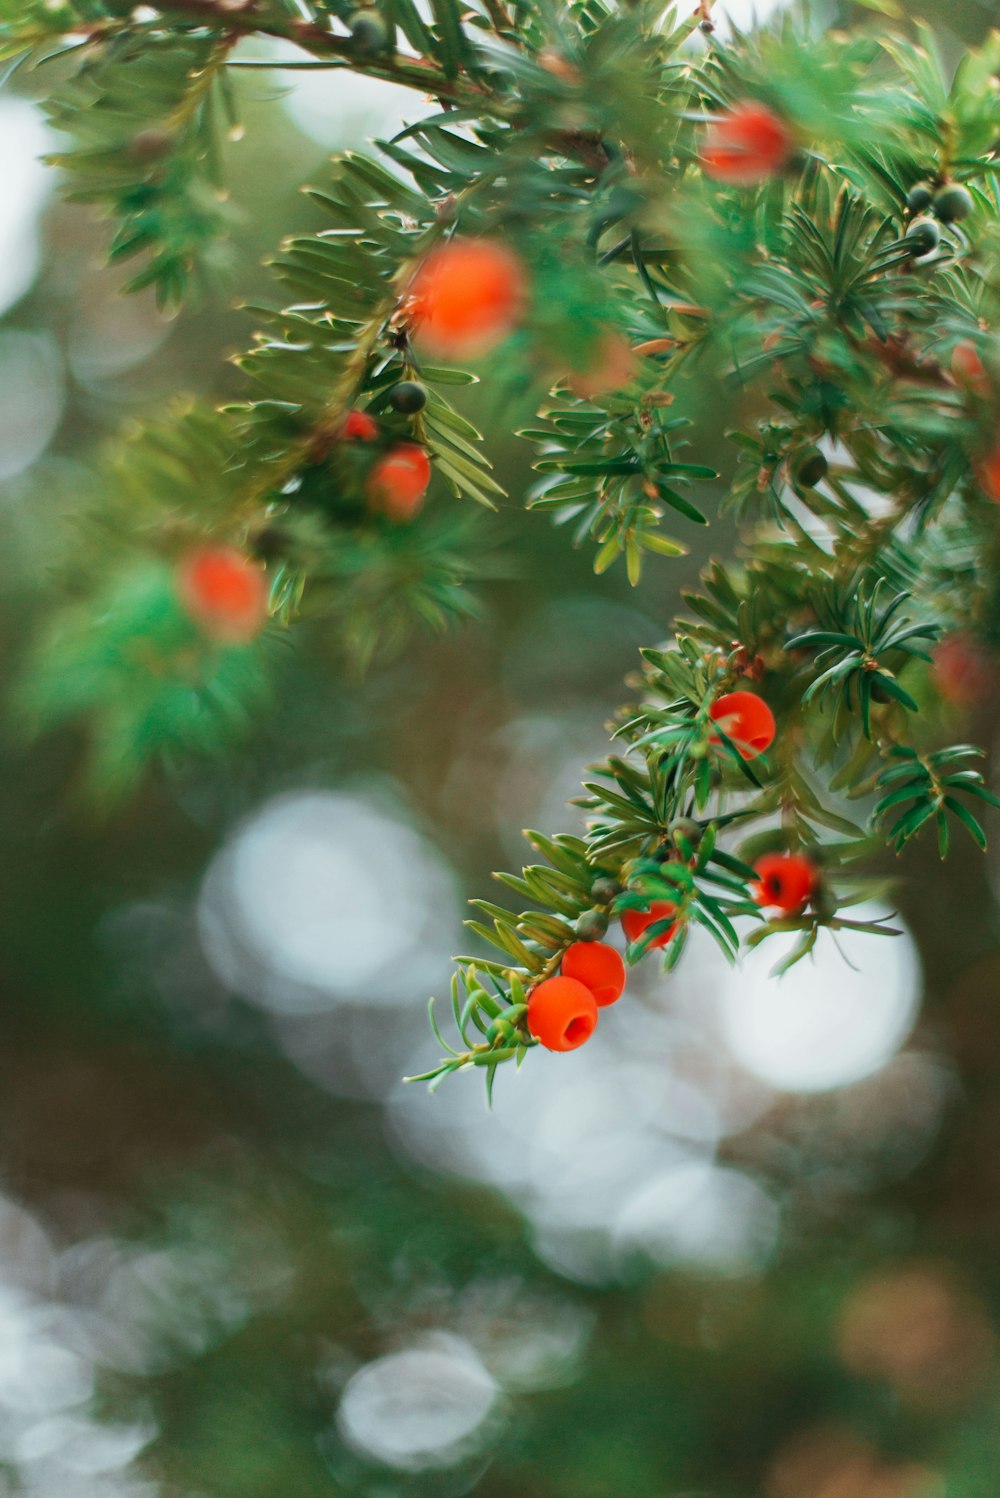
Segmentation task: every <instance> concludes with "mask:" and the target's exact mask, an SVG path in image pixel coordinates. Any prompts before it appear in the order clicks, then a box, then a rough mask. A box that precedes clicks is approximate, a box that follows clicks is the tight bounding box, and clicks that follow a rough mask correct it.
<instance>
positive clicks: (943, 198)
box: [934, 182, 975, 224]
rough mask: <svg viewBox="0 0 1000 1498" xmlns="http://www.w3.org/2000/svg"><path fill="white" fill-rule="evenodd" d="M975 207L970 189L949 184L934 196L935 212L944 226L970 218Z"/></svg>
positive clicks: (952, 183)
mask: <svg viewBox="0 0 1000 1498" xmlns="http://www.w3.org/2000/svg"><path fill="white" fill-rule="evenodd" d="M974 206H975V205H974V204H973V201H972V194H971V192H969V190H968V188H965V187H960V186H959V184H958V183H957V182H948V183H946V184H945V186H944V187H942V188H940V189H939V190H938V191H937V192H936V193H935V194H934V212H935V213H936V214H937V216H938V218H939V219H940V220H941V222H942V223H943V224H954V223H957V222H958V220H959V219H962V218H968V216H969V214H970V213H971V212H972V209H973V207H974Z"/></svg>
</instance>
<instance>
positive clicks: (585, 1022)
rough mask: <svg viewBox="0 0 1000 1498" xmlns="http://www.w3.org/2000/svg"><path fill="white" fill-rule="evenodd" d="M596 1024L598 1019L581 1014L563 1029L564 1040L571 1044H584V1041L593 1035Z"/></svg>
mask: <svg viewBox="0 0 1000 1498" xmlns="http://www.w3.org/2000/svg"><path fill="white" fill-rule="evenodd" d="M596 1024H597V1022H596V1020H592V1019H591V1018H590V1016H589V1015H585V1014H579V1015H577V1017H576V1019H571V1020H570V1022H569V1024H568V1025H567V1026H566V1028H565V1030H564V1031H563V1040H565V1041H567V1042H568V1043H569V1044H570V1045H571V1046H578V1045H583V1042H584V1041H585V1040H589V1039H590V1037H591V1036H592V1035H593V1033H594V1030H595V1028H596Z"/></svg>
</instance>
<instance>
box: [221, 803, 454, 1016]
mask: <svg viewBox="0 0 1000 1498" xmlns="http://www.w3.org/2000/svg"><path fill="white" fill-rule="evenodd" d="M198 919H199V927H200V931H201V937H202V944H203V946H204V949H205V954H206V956H207V958H208V960H209V962H210V963H211V965H212V967H213V968H214V969H215V971H216V972H217V973H219V975H220V976H221V977H222V978H223V979H224V981H225V982H227V983H228V984H230V985H231V986H232V987H233V988H234V989H236V991H237V992H239V993H241V994H243V995H244V996H245V997H246V998H250V999H253V1000H255V1001H256V1002H257V1003H260V1004H262V1005H263V1006H264V1007H265V1008H268V1009H273V1010H274V1011H276V1012H279V1013H284V1014H288V1013H299V1014H303V1013H309V1012H316V1011H317V1010H322V1009H328V1008H330V1007H331V1005H333V1004H336V1003H339V1002H351V1001H364V1002H369V1003H370V1002H382V1003H390V1004H396V1003H412V1001H413V995H414V993H420V992H421V991H422V989H423V988H424V987H425V986H427V987H432V986H433V985H434V984H435V983H436V982H437V981H438V979H439V977H440V974H441V972H442V970H443V969H444V968H446V966H447V962H448V956H449V945H450V943H451V941H452V939H453V937H455V936H456V934H457V929H458V919H457V897H456V892H455V889H454V883H453V878H452V875H451V871H450V869H449V868H448V866H447V865H446V863H445V862H444V860H443V859H442V858H441V856H440V855H439V854H438V853H437V852H436V851H435V849H434V848H432V847H431V846H430V844H429V843H428V842H427V841H426V840H425V839H424V838H423V837H421V835H420V834H419V833H418V832H417V831H416V830H415V829H414V828H413V827H411V826H409V825H407V823H406V822H405V821H404V820H403V818H402V816H401V815H393V814H392V813H391V812H390V811H389V810H387V809H386V808H384V807H383V806H381V805H378V804H376V803H375V802H373V801H371V800H368V799H363V798H361V797H358V796H351V795H346V794H340V793H338V794H334V793H331V792H325V791H305V792H296V793H293V794H291V795H285V796H278V797H276V798H275V799H274V800H273V801H270V802H268V803H267V804H266V805H265V806H264V807H263V808H262V809H261V810H260V811H259V812H258V813H257V814H256V815H255V816H253V817H251V818H250V819H249V820H248V821H247V822H245V823H244V824H243V826H242V827H240V828H238V829H237V831H236V833H235V835H234V836H233V838H232V839H231V840H230V842H229V843H228V844H227V845H226V846H225V847H224V848H223V849H222V851H221V852H220V853H219V854H218V855H217V856H216V858H215V859H214V860H213V863H212V864H211V866H210V867H209V870H208V873H207V875H206V877H205V882H204V884H203V887H202V894H201V899H200V902H199V910H198Z"/></svg>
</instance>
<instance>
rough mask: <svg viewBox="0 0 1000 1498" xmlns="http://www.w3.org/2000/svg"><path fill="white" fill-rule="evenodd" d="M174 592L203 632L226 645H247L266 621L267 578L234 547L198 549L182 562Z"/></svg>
mask: <svg viewBox="0 0 1000 1498" xmlns="http://www.w3.org/2000/svg"><path fill="white" fill-rule="evenodd" d="M177 593H178V597H179V598H180V601H181V603H182V605H183V606H184V608H185V610H186V611H187V613H188V614H189V615H190V616H191V618H192V619H193V620H194V622H195V623H196V624H197V625H198V627H199V629H201V630H202V632H203V633H204V634H206V635H208V636H209V638H210V639H213V640H218V641H219V642H220V643H222V644H225V645H245V644H246V643H247V642H248V641H249V640H252V639H253V638H254V637H255V636H256V635H258V634H260V631H261V630H262V629H263V628H264V624H265V621H266V620H267V597H268V588H267V579H266V577H265V575H264V573H263V572H262V571H261V569H260V568H259V567H257V566H255V565H254V563H253V562H251V561H250V559H249V557H246V556H244V555H243V553H242V552H241V551H237V550H236V548H235V547H233V546H199V547H197V548H196V549H195V550H194V551H190V552H188V554H187V556H185V557H184V558H182V560H181V563H180V565H179V567H178V569H177Z"/></svg>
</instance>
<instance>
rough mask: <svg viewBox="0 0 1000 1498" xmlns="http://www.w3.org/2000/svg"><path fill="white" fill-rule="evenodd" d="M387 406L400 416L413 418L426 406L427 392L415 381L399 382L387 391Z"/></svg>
mask: <svg viewBox="0 0 1000 1498" xmlns="http://www.w3.org/2000/svg"><path fill="white" fill-rule="evenodd" d="M389 404H390V406H391V407H392V409H393V410H394V411H398V412H399V413H400V414H401V415H402V416H415V415H416V414H417V412H418V411H422V410H423V409H424V407H425V406H426V404H427V391H426V390H425V389H424V387H423V385H418V384H417V382H416V380H400V382H399V384H398V385H393V387H392V389H391V390H390V391H389Z"/></svg>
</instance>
